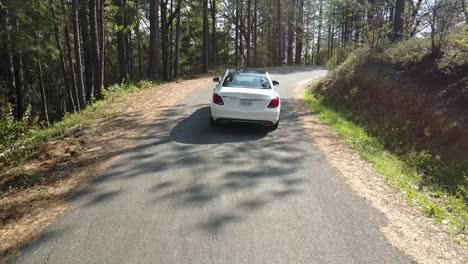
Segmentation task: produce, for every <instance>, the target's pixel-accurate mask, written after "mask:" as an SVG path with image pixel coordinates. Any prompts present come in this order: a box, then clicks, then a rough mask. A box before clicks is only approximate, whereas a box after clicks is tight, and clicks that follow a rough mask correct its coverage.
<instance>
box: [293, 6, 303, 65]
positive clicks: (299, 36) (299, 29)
mask: <svg viewBox="0 0 468 264" xmlns="http://www.w3.org/2000/svg"><path fill="white" fill-rule="evenodd" d="M298 1H299V3H298V10H297V20H296V58H295V63H296V64H298V65H299V64H301V58H302V43H303V38H304V0H298Z"/></svg>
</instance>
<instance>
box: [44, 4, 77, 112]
mask: <svg viewBox="0 0 468 264" xmlns="http://www.w3.org/2000/svg"><path fill="white" fill-rule="evenodd" d="M49 3H50V10H51V13H52V21H53V24H54V32H55V34H54V35H55V43H56V45H57V50H58V51H59V57H60V62H61V66H62V74H63V82H64V84H65V89H66V91H67V93H68V97H69V98H70V102H71V105H72V107H73V111H74V112H75V111H76V105H75V100H74V99H73V93H72V89H73V88H72V87H71V86H70V82H69V80H68V78H69V77H68V74H67V65H66V63H65V55H64V53H63V49H62V43H61V41H60V30H59V26H58V24H57V15H56V13H55V8H54V4H53V2H52V0H50V1H49ZM64 109H65V108H64Z"/></svg>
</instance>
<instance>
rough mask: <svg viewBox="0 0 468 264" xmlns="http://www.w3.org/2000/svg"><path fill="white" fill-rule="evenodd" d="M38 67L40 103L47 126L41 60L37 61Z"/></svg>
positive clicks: (48, 123)
mask: <svg viewBox="0 0 468 264" xmlns="http://www.w3.org/2000/svg"><path fill="white" fill-rule="evenodd" d="M37 64H38V69H39V85H40V89H41V90H40V93H41V104H42V115H43V116H44V120H45V121H46V124H47V126H49V125H50V122H49V114H48V112H47V100H46V94H45V88H44V79H43V77H42V65H41V60H40V59H39V61H38V63H37Z"/></svg>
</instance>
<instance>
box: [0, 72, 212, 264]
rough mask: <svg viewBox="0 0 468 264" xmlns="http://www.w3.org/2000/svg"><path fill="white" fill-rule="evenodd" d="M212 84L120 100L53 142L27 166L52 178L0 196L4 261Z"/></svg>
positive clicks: (161, 88) (163, 88)
mask: <svg viewBox="0 0 468 264" xmlns="http://www.w3.org/2000/svg"><path fill="white" fill-rule="evenodd" d="M210 84H211V78H210V77H204V78H199V79H193V80H184V81H179V82H173V83H167V84H162V85H158V86H156V87H153V88H151V89H147V90H142V91H139V92H136V93H133V94H129V95H128V96H125V97H122V98H116V99H115V101H114V102H112V103H110V104H109V105H108V109H106V113H105V115H104V117H103V118H101V119H99V120H93V122H92V125H90V126H89V127H81V128H76V129H74V130H73V131H70V132H69V133H67V134H66V135H65V136H64V137H63V138H60V139H56V140H53V141H51V142H48V143H47V144H46V145H45V146H44V147H43V149H42V150H41V152H40V155H38V156H37V157H34V158H33V159H31V160H30V161H28V162H27V164H26V166H28V168H29V169H30V170H31V171H35V170H37V171H41V173H42V174H43V175H44V177H46V178H47V179H46V180H45V181H43V182H41V183H39V184H37V185H34V186H31V187H28V188H24V189H12V190H10V191H8V192H5V193H2V194H1V195H0V220H1V221H0V263H3V262H7V261H9V260H11V259H13V258H15V256H17V255H18V254H19V252H20V248H22V247H24V246H25V245H27V244H29V243H30V242H31V241H32V240H35V239H38V238H40V235H41V233H42V232H43V231H44V230H45V228H46V227H47V226H48V225H50V224H51V223H53V222H54V221H55V219H56V218H57V217H58V216H60V215H61V214H63V212H65V211H66V210H67V209H68V208H69V207H70V206H71V205H72V204H73V200H74V199H75V198H76V197H78V196H80V195H86V190H85V189H86V188H85V187H86V186H88V185H91V184H92V182H93V180H95V179H96V178H97V177H99V175H102V173H103V172H104V171H105V170H106V169H107V168H109V166H110V165H111V164H112V163H113V162H115V161H116V159H118V158H119V156H120V155H121V154H122V153H124V152H125V151H126V150H127V149H130V148H131V147H133V146H135V145H136V144H137V143H138V138H139V136H141V135H144V134H145V132H147V130H148V129H149V128H150V127H151V126H152V125H153V124H154V122H155V120H157V119H158V117H159V116H160V115H161V114H162V113H163V112H164V110H166V109H169V108H171V107H173V106H174V105H177V104H179V103H180V100H181V99H182V98H186V97H187V96H188V95H190V94H191V93H193V92H194V91H195V90H196V89H200V88H206V87H208V86H209V85H210Z"/></svg>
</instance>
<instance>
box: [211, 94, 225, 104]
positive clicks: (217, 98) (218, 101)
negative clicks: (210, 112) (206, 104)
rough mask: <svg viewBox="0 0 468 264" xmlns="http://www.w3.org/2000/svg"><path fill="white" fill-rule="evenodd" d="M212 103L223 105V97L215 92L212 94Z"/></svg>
mask: <svg viewBox="0 0 468 264" xmlns="http://www.w3.org/2000/svg"><path fill="white" fill-rule="evenodd" d="M213 103H215V104H217V105H224V102H223V98H221V96H220V95H219V94H217V93H214V94H213Z"/></svg>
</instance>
